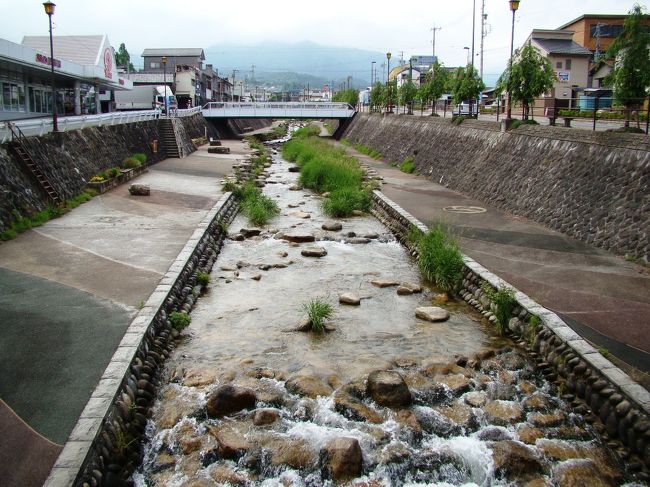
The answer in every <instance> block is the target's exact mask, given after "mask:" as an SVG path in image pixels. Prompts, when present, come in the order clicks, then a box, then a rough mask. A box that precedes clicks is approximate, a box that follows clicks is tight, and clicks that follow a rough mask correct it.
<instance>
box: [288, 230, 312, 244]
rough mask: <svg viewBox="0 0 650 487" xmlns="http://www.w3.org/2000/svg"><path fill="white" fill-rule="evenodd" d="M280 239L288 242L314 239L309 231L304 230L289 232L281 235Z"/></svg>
mask: <svg viewBox="0 0 650 487" xmlns="http://www.w3.org/2000/svg"><path fill="white" fill-rule="evenodd" d="M282 239H283V240H286V241H288V242H295V243H302V242H313V241H315V240H316V237H314V235H313V234H311V233H306V232H290V233H285V234H283V235H282Z"/></svg>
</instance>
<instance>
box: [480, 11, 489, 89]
mask: <svg viewBox="0 0 650 487" xmlns="http://www.w3.org/2000/svg"><path fill="white" fill-rule="evenodd" d="M486 20H487V14H486V13H485V0H481V73H480V75H481V79H483V46H484V44H485V42H484V41H485V37H486V36H487V35H488V30H487V27H488V26H487V24H486V23H485V21H486Z"/></svg>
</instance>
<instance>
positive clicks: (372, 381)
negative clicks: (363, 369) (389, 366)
mask: <svg viewBox="0 0 650 487" xmlns="http://www.w3.org/2000/svg"><path fill="white" fill-rule="evenodd" d="M366 394H367V395H368V396H370V397H372V398H373V400H374V401H375V402H376V403H377V404H380V405H382V406H387V407H391V408H401V407H405V406H408V405H410V404H411V401H412V400H413V398H412V396H411V391H410V390H409V388H408V386H407V385H406V382H405V381H404V377H402V375H401V374H400V373H399V372H396V371H393V370H375V371H374V372H371V373H370V375H368V383H367V385H366Z"/></svg>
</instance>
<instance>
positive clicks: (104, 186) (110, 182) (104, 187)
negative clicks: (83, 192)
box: [86, 177, 120, 194]
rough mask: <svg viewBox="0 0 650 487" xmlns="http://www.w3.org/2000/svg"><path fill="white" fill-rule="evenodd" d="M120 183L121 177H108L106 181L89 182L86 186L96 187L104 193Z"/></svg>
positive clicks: (95, 188)
mask: <svg viewBox="0 0 650 487" xmlns="http://www.w3.org/2000/svg"><path fill="white" fill-rule="evenodd" d="M118 184H120V182H119V177H117V178H111V179H107V180H106V181H100V182H97V183H87V184H86V187H87V188H89V189H94V190H95V191H97V192H98V193H99V194H102V193H105V192H106V191H108V190H109V189H112V188H114V187H116V186H117V185H118Z"/></svg>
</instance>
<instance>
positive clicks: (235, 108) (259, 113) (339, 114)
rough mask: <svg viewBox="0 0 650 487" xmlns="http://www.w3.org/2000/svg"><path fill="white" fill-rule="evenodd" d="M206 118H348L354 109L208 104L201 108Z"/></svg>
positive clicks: (288, 104)
mask: <svg viewBox="0 0 650 487" xmlns="http://www.w3.org/2000/svg"><path fill="white" fill-rule="evenodd" d="M202 111H203V115H204V116H207V117H224V118H247V117H289V118H290V117H303V118H326V117H331V118H349V117H351V116H352V115H353V114H354V112H355V109H354V107H352V106H351V105H349V104H348V103H323V102H311V103H309V102H252V103H236V102H210V103H206V104H205V105H204V106H203V110H202Z"/></svg>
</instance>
